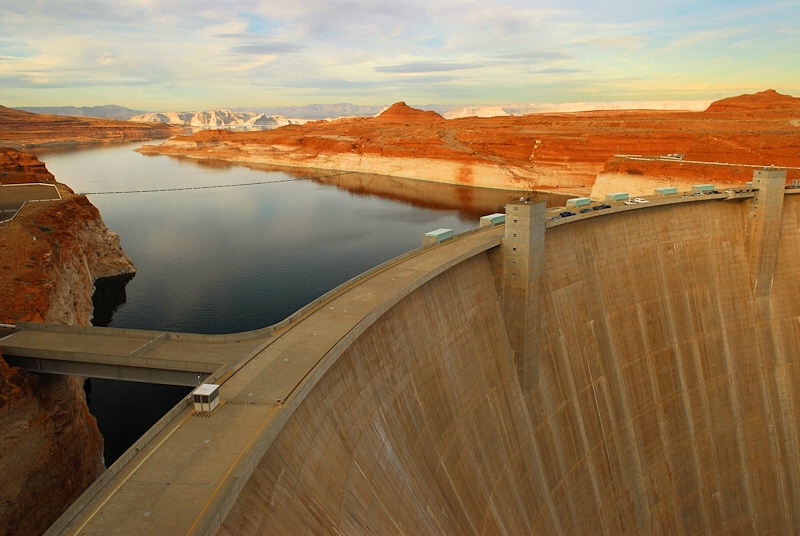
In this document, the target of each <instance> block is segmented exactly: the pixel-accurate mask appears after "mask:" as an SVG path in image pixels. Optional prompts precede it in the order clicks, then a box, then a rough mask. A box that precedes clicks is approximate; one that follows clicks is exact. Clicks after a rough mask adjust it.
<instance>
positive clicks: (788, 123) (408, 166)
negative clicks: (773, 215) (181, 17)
mask: <svg viewBox="0 0 800 536" xmlns="http://www.w3.org/2000/svg"><path fill="white" fill-rule="evenodd" d="M141 151H142V152H147V153H154V154H171V155H184V156H189V157H194V158H220V159H224V160H231V161H238V162H254V163H265V164H276V165H286V166H296V167H316V168H323V169H333V170H345V171H360V172H367V173H376V174H384V175H394V176H400V177H408V178H414V179H422V180H430V181H436V182H447V183H454V184H462V185H468V186H482V187H494V188H505V189H516V190H530V189H535V190H557V191H561V192H565V193H575V194H581V195H587V194H589V193H590V192H591V193H592V194H593V195H597V196H602V195H603V193H604V192H605V191H607V190H608V189H614V188H617V187H619V186H621V185H622V186H625V187H632V186H635V185H636V184H637V181H640V182H641V181H642V179H643V178H644V179H648V178H652V179H654V180H653V182H652V183H647V182H646V181H645V184H646V186H647V188H648V189H650V188H651V187H652V186H654V185H658V184H660V182H661V181H670V180H673V179H675V178H678V179H681V178H685V180H686V181H687V182H689V183H696V182H698V181H703V182H707V181H717V180H718V181H720V182H722V183H727V182H732V183H738V184H742V183H744V182H746V181H747V180H749V178H750V177H752V169H748V170H745V171H739V172H736V171H731V169H728V168H724V167H721V166H713V167H708V166H706V167H704V166H702V165H695V164H680V163H677V164H673V163H669V162H668V163H666V164H665V163H658V164H657V165H656V164H652V165H651V164H647V163H644V164H639V163H638V162H637V163H636V164H635V165H634V164H630V163H628V162H620V161H619V160H618V159H617V160H615V159H614V155H616V154H635V155H650V156H659V155H665V154H672V153H681V154H684V155H685V157H684V158H685V160H702V161H719V162H730V163H736V164H753V165H758V166H765V165H771V164H774V165H776V166H783V167H787V166H789V167H793V166H800V99H798V98H795V97H791V96H788V95H780V94H779V93H776V92H774V91H765V92H761V93H757V94H755V95H743V96H740V97H733V98H731V99H723V100H722V101H718V102H717V103H714V104H712V105H711V106H710V107H709V109H708V110H706V111H704V112H674V111H669V112H667V111H653V110H628V111H597V112H579V113H560V114H532V115H526V116H519V117H512V116H509V117H491V118H478V117H469V118H461V119H452V120H445V119H443V118H442V117H441V116H439V115H438V114H435V113H433V112H423V111H421V110H415V109H413V108H409V107H408V106H406V105H405V104H404V103H397V104H395V105H393V106H392V107H390V108H388V109H387V110H386V111H384V112H383V113H382V114H380V115H378V116H377V117H372V118H365V117H360V118H346V119H338V120H335V121H330V122H326V121H316V122H311V123H306V124H305V125H302V126H288V127H282V128H278V129H275V130H271V131H264V132H246V133H242V132H226V131H204V132H199V133H197V134H193V135H191V136H179V137H176V138H173V139H172V140H169V141H167V142H165V143H164V144H162V145H159V146H146V147H143V148H142V149H141ZM659 166H661V167H659ZM694 166H697V167H694ZM740 169H741V168H740ZM729 172H730V173H729ZM795 173H796V171H792V170H790V173H789V178H790V179H792V178H797V177H795ZM651 193H652V192H651Z"/></svg>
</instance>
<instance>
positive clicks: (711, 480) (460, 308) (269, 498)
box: [50, 192, 800, 534]
mask: <svg viewBox="0 0 800 536" xmlns="http://www.w3.org/2000/svg"><path fill="white" fill-rule="evenodd" d="M763 193H764V192H762V193H759V199H755V198H753V199H742V200H740V201H737V202H729V201H723V200H722V199H712V198H710V197H706V198H702V202H685V203H683V202H681V203H675V204H670V205H665V206H661V207H659V208H658V209H657V210H638V209H637V210H635V209H632V208H627V207H626V208H622V207H620V208H619V209H618V210H611V211H598V217H591V218H589V217H584V218H575V219H574V220H572V218H565V219H564V222H565V223H566V222H567V221H569V220H572V221H574V222H575V224H574V225H566V224H559V225H557V226H554V227H550V226H548V227H547V232H546V233H544V241H543V243H542V244H541V248H540V249H538V250H536V251H532V252H531V255H530V256H529V257H530V259H529V260H530V261H531V262H533V263H536V264H537V266H538V269H539V270H540V274H539V277H538V279H537V280H536V286H535V288H534V289H532V290H533V292H531V294H530V296H529V297H528V298H526V299H528V300H529V301H530V303H529V304H528V305H530V307H529V309H528V312H530V313H531V315H530V316H529V318H528V321H529V324H528V326H529V327H530V331H531V332H530V333H528V335H530V337H528V339H527V340H526V341H524V342H523V343H522V344H525V345H528V350H530V352H529V353H528V354H524V356H523V357H524V359H529V362H528V363H525V364H524V365H525V366H526V370H525V372H526V374H527V373H529V374H530V376H526V382H525V385H522V384H521V382H520V381H519V376H518V373H519V370H520V369H519V363H517V362H515V355H516V353H517V350H516V349H515V348H514V344H516V343H512V341H511V340H510V338H509V334H510V333H511V332H513V331H514V330H515V329H517V328H516V327H515V326H514V322H513V321H514V320H515V319H509V318H507V314H506V311H507V310H508V308H507V303H506V302H507V301H508V300H509V299H510V296H509V295H508V292H507V289H506V288H505V287H506V286H507V285H506V283H505V282H504V281H505V277H506V275H507V273H508V272H510V271H512V270H514V269H515V268H514V267H513V266H507V265H506V264H505V262H506V260H507V259H506V257H507V255H506V254H505V253H504V252H503V248H504V247H506V246H505V243H506V240H505V238H506V233H513V232H515V228H513V227H512V225H513V224H514V223H513V221H512V222H507V224H506V226H505V228H502V227H497V228H489V229H484V230H481V231H477V232H475V233H472V234H469V235H467V236H464V237H461V238H457V239H454V240H451V241H447V242H444V243H443V244H441V245H439V246H435V247H431V248H426V249H424V250H418V251H417V252H415V253H414V254H413V255H409V256H407V257H406V258H405V260H403V261H401V262H397V263H389V264H388V265H386V266H384V267H383V268H381V269H377V270H376V271H375V272H374V273H373V274H372V276H371V277H369V278H367V279H365V280H363V281H360V282H359V281H354V282H353V284H352V286H350V287H349V288H346V289H345V288H340V289H338V290H337V291H332V293H330V295H329V296H328V297H327V298H326V299H325V300H324V301H321V302H319V303H318V304H317V305H316V306H315V307H314V308H312V309H308V310H306V312H305V313H304V314H301V315H299V316H297V317H295V321H294V322H290V323H287V324H285V325H284V326H283V327H282V328H281V329H276V330H274V331H273V332H272V336H271V337H269V339H268V340H265V341H263V345H264V346H263V348H261V349H260V350H259V351H258V352H257V353H256V354H254V355H253V356H252V358H248V359H246V360H242V361H240V362H239V363H238V364H237V365H236V366H235V367H233V368H232V369H230V370H226V371H224V372H223V371H220V372H219V373H218V374H215V376H214V377H212V380H213V381H216V382H217V383H221V384H222V387H221V398H222V404H221V405H220V406H219V407H218V408H217V410H216V411H215V412H214V413H213V414H210V415H209V414H197V415H195V414H193V412H192V410H191V409H190V408H188V407H187V406H186V405H185V404H182V405H180V406H178V407H176V408H175V409H174V410H173V411H172V412H171V413H170V415H169V416H167V417H165V419H163V420H162V422H160V423H159V425H158V426H157V427H156V429H154V430H152V431H151V432H148V437H147V438H146V440H142V441H141V442H139V443H137V444H136V445H134V447H133V448H132V449H131V450H130V451H129V452H128V453H126V455H125V461H126V462H127V463H119V464H115V465H114V466H112V467H111V468H110V469H109V471H108V472H107V474H106V475H104V476H103V477H101V480H102V481H101V482H98V483H97V484H96V485H95V486H93V487H92V488H90V490H89V491H88V492H87V494H86V495H84V496H83V497H82V498H81V499H80V500H79V502H78V503H77V504H76V505H75V506H74V507H73V508H72V509H71V510H70V512H68V514H67V515H65V517H62V519H61V520H59V522H57V524H56V525H54V527H53V528H52V529H51V531H50V532H51V533H53V534H55V533H61V532H64V533H85V534H100V533H102V534H107V533H123V532H125V533H137V534H138V533H142V534H146V533H175V534H250V533H271V532H284V533H299V532H303V531H308V532H326V533H327V532H330V533H334V532H339V533H348V534H351V533H366V532H373V533H398V532H400V533H424V534H434V533H506V534H516V533H555V534H558V533H561V534H570V533H647V532H652V533H667V532H669V533H692V532H697V531H701V532H710V533H716V532H719V533H722V532H733V531H736V530H738V531H745V532H758V533H781V532H784V533H785V532H788V531H789V530H791V527H793V526H797V525H798V523H800V497H798V496H797V494H796V493H794V491H793V490H795V489H797V487H798V486H800V461H798V460H797V458H796V456H794V455H793V454H792V453H793V452H794V449H793V445H796V444H797V438H798V437H800V433H799V432H798V430H797V425H796V415H797V414H798V412H799V411H800V406H798V402H797V401H798V400H800V376H798V370H800V367H797V355H796V352H794V351H793V349H796V348H798V347H800V331H798V329H797V327H796V326H797V325H800V324H798V322H800V320H798V319H800V303H799V302H800V300H797V295H798V293H800V283H799V282H798V281H800V267H799V266H798V265H797V263H795V262H794V259H796V258H797V256H798V254H799V253H800V227H798V226H797V225H796V224H795V222H797V221H800V202H798V201H800V198H797V197H796V196H787V197H786V200H785V202H784V204H783V205H782V206H780V205H774V204H771V203H772V198H770V197H769V196H764V195H762V194H763ZM652 206H654V205H653V204H648V205H642V208H649V207H652ZM775 214H777V215H778V218H779V219H778V223H779V225H774V223H775V221H773V220H774V218H772V216H774V215H775ZM610 215H613V216H612V217H609V216H610ZM780 221H783V222H786V223H784V224H780ZM534 223H535V224H536V225H534V226H537V225H541V226H544V218H541V219H540V220H536V222H534ZM519 225H520V227H518V228H516V230H519V231H520V232H522V231H524V230H525V229H524V227H525V225H526V221H525V220H524V219H520V222H519ZM773 246H777V250H774V251H773ZM513 247H516V246H513ZM773 252H775V253H777V256H775V257H774V258H773V255H772V254H773ZM520 262H521V261H520ZM754 275H755V281H756V282H754ZM765 279H766V280H768V281H769V288H768V289H767V290H768V292H764V291H762V290H761V289H762V287H763V283H758V281H761V280H765Z"/></svg>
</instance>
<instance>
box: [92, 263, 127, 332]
mask: <svg viewBox="0 0 800 536" xmlns="http://www.w3.org/2000/svg"><path fill="white" fill-rule="evenodd" d="M131 279H133V274H123V275H117V276H112V277H103V278H101V279H98V280H97V281H95V282H94V294H93V295H92V305H93V306H94V316H93V317H92V325H93V326H100V327H106V326H108V325H109V324H110V323H111V320H112V318H113V317H114V312H115V311H116V310H117V308H118V307H119V306H120V305H122V304H123V303H125V301H126V300H127V295H126V294H125V287H126V286H127V284H128V281H130V280H131Z"/></svg>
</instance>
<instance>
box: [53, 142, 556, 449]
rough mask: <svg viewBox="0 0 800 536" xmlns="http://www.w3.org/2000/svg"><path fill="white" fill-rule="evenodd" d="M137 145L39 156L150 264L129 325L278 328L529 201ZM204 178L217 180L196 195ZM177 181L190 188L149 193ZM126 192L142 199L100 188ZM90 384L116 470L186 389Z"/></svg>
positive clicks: (129, 309)
mask: <svg viewBox="0 0 800 536" xmlns="http://www.w3.org/2000/svg"><path fill="white" fill-rule="evenodd" d="M139 146H140V144H134V145H130V144H126V145H116V146H110V147H99V148H92V149H87V150H72V151H64V152H45V151H40V152H39V153H38V156H39V157H40V159H41V160H42V161H44V162H45V164H46V165H47V168H48V169H49V170H50V172H51V173H53V174H54V175H55V176H56V179H57V180H58V181H60V182H62V183H65V184H67V185H69V186H70V187H71V188H72V189H73V190H74V191H76V192H95V193H91V194H89V199H90V200H91V202H92V203H93V204H94V205H95V206H97V208H98V209H99V210H100V213H101V215H102V217H103V219H104V221H105V223H106V225H107V226H108V227H109V228H110V229H112V230H114V231H115V232H117V233H119V235H120V237H121V242H122V247H123V248H124V249H125V252H126V253H127V254H128V256H129V257H130V258H131V259H132V260H133V262H134V263H135V264H136V266H137V268H138V273H137V274H136V276H135V277H134V278H133V279H132V280H131V281H130V282H129V283H128V284H127V286H126V288H125V291H126V295H127V296H126V301H125V303H124V304H123V305H121V306H119V307H118V308H117V309H116V311H115V312H114V314H113V317H112V319H111V322H110V324H109V325H111V326H117V327H127V328H142V329H154V330H165V331H183V332H196V333H229V332H237V331H245V330H251V329H256V328H260V327H264V326H268V325H271V324H274V323H276V322H279V321H280V320H282V319H284V318H285V317H287V316H289V315H290V314H291V313H293V312H294V311H296V310H298V309H300V308H301V307H302V306H304V305H305V304H307V303H308V302H310V301H312V300H314V299H315V298H317V297H318V296H321V295H322V294H324V293H325V292H327V291H329V290H331V289H332V288H334V287H336V286H337V285H339V284H341V283H343V282H345V281H347V280H348V279H350V278H352V277H354V276H356V275H358V274H360V273H361V272H364V271H365V270H367V269H369V268H371V267H373V266H376V265H378V264H380V263H382V262H384V261H386V260H389V259H391V258H393V257H396V256H397V255H400V254H402V253H404V252H406V251H409V250H411V249H414V248H416V247H419V246H420V245H421V244H422V237H423V235H424V234H425V233H426V232H428V231H432V230H434V229H439V228H448V229H453V230H454V231H455V232H456V233H458V232H462V231H465V230H467V229H472V228H475V227H477V226H478V224H479V219H480V216H482V215H485V214H490V213H493V212H502V211H503V206H504V204H505V203H506V202H507V201H509V200H512V199H515V198H518V197H519V194H518V193H517V194H514V193H510V192H498V191H492V190H480V189H469V188H459V187H452V186H445V185H439V184H435V183H426V182H421V181H412V180H402V179H396V178H390V177H379V176H374V175H358V174H341V173H336V172H327V171H315V170H307V171H294V170H288V169H282V170H281V169H276V168H272V169H270V168H266V167H245V166H239V165H231V164H228V163H224V162H214V161H196V160H189V159H181V158H174V157H166V156H144V155H141V154H139V153H137V152H135V151H134V149H136V148H137V147H139ZM201 186H209V187H213V188H202V189H190V190H186V189H185V188H197V187H201ZM172 189H183V190H178V191H158V192H148V193H141V191H142V190H172ZM120 191H139V192H140V193H132V194H131V193H128V194H124V193H122V194H120V193H117V194H111V193H101V192H120ZM556 199H558V198H552V199H551V201H552V202H555V203H557V202H558V201H555V200H556ZM560 200H561V201H563V198H561V199H560ZM562 204H563V203H562ZM91 386H92V392H91V395H90V400H91V402H90V408H91V410H92V413H93V414H94V415H95V416H96V417H97V419H98V423H99V426H100V430H101V432H103V435H104V437H105V438H106V463H107V464H109V465H110V463H111V462H113V460H115V459H116V458H117V457H118V456H119V455H120V454H121V453H122V452H124V450H125V449H127V448H128V446H130V444H131V443H133V441H135V440H136V439H137V438H138V437H139V436H140V435H141V434H142V433H144V432H145V431H146V430H147V429H148V428H149V427H150V426H152V424H154V423H155V421H156V420H158V418H160V417H161V415H163V414H164V413H165V412H166V411H167V410H168V409H169V408H170V407H172V406H173V405H174V404H175V403H177V401H178V400H179V399H180V398H181V397H183V396H185V395H186V394H187V393H188V389H186V388H185V387H172V386H157V385H146V384H131V383H128V382H114V381H107V380H97V379H95V380H93V381H92V382H91ZM143 399H144V400H147V401H148V404H147V407H144V408H143V407H140V405H139V404H141V401H142V400H143Z"/></svg>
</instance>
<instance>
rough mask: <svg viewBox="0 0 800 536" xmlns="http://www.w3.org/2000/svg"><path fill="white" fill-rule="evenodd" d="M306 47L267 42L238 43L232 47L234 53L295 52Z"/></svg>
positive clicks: (265, 53)
mask: <svg viewBox="0 0 800 536" xmlns="http://www.w3.org/2000/svg"><path fill="white" fill-rule="evenodd" d="M303 48H304V47H302V46H300V45H297V44H295V43H265V44H259V45H236V46H233V47H231V48H230V51H231V52H233V53H234V54H257V55H273V54H294V53H297V52H300V51H302V50H303Z"/></svg>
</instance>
